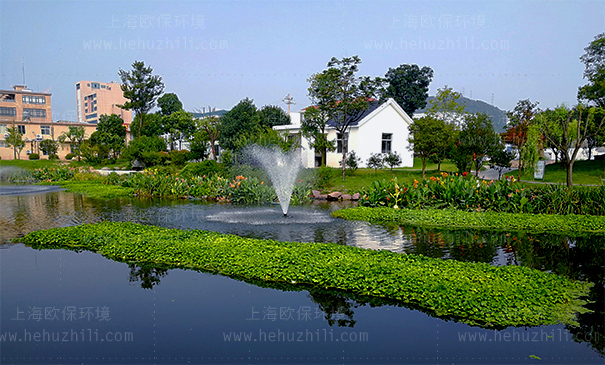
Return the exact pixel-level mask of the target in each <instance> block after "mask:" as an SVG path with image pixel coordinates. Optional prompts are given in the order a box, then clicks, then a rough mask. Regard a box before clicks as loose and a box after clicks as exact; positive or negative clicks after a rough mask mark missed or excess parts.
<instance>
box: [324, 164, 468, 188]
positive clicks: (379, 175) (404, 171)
mask: <svg viewBox="0 0 605 365" xmlns="http://www.w3.org/2000/svg"><path fill="white" fill-rule="evenodd" d="M443 171H446V172H450V171H457V169H456V165H454V164H453V163H451V162H449V161H445V162H444V163H442V164H441V172H443ZM439 174H440V172H437V164H432V163H428V162H427V165H426V177H427V178H429V177H431V176H439ZM395 177H396V178H397V180H399V181H400V182H403V183H413V182H414V179H416V180H419V181H420V180H422V162H421V160H420V159H418V158H415V159H414V166H413V167H399V168H394V169H393V171H392V172H391V170H390V169H389V168H382V169H379V170H374V169H367V168H364V169H357V170H356V171H355V172H353V173H347V178H346V180H345V181H342V173H341V170H340V169H336V168H335V169H334V172H333V175H332V176H331V178H330V180H329V181H328V183H327V185H326V187H325V188H324V189H322V190H324V191H328V192H332V191H336V190H338V191H340V192H343V193H356V192H359V191H361V189H363V188H364V187H368V186H370V184H372V182H373V181H381V180H391V179H393V178H395Z"/></svg>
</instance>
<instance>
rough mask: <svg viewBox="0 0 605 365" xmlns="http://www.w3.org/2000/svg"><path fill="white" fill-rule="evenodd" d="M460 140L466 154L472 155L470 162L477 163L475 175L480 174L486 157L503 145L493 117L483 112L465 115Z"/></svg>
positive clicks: (460, 146)
mask: <svg viewBox="0 0 605 365" xmlns="http://www.w3.org/2000/svg"><path fill="white" fill-rule="evenodd" d="M459 142H460V145H459V148H461V149H462V151H464V154H466V155H467V156H469V157H470V156H472V157H471V161H470V162H472V163H473V164H474V165H475V169H476V170H475V176H479V171H480V170H481V166H482V165H483V161H484V159H485V158H486V157H487V156H489V155H490V154H493V152H494V151H495V150H498V149H500V148H501V145H502V144H501V140H500V136H499V135H498V134H497V133H496V132H495V131H494V124H493V122H492V120H491V118H490V117H489V116H488V115H487V114H483V113H477V114H468V115H466V116H465V118H464V126H463V127H462V130H461V131H460V135H459Z"/></svg>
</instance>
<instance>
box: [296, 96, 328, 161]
mask: <svg viewBox="0 0 605 365" xmlns="http://www.w3.org/2000/svg"><path fill="white" fill-rule="evenodd" d="M328 119H329V117H328V115H327V113H326V112H325V111H324V110H321V109H319V108H317V107H315V106H310V107H308V108H306V109H305V111H304V113H303V120H302V123H301V133H302V135H303V136H304V137H305V138H306V139H307V140H309V147H310V148H313V149H314V150H315V151H317V152H319V154H320V155H321V163H320V166H326V160H327V155H328V152H333V151H335V150H336V143H335V141H329V140H328V136H327V133H326V127H327V122H328Z"/></svg>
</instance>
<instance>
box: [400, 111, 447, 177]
mask: <svg viewBox="0 0 605 365" xmlns="http://www.w3.org/2000/svg"><path fill="white" fill-rule="evenodd" d="M408 128H409V131H410V136H409V137H408V141H409V142H410V147H409V148H410V150H412V151H414V155H415V156H416V157H419V158H420V159H421V161H422V177H423V178H424V177H425V171H426V161H427V160H431V161H438V163H439V164H441V161H443V159H444V158H445V156H446V151H447V150H448V148H449V147H450V146H451V144H452V143H453V140H452V136H453V135H454V127H453V126H452V125H451V124H446V123H445V122H444V121H443V120H441V119H437V118H435V117H434V116H430V115H426V116H424V117H422V118H419V119H416V120H414V123H412V124H410V126H409V127H408Z"/></svg>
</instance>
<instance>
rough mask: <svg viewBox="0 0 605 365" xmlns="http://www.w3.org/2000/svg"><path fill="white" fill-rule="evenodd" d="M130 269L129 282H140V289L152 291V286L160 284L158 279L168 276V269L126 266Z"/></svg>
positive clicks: (135, 265) (138, 265) (137, 265)
mask: <svg viewBox="0 0 605 365" xmlns="http://www.w3.org/2000/svg"><path fill="white" fill-rule="evenodd" d="M128 267H129V268H130V277H129V278H128V280H129V281H130V282H137V281H140V282H141V288H143V289H153V286H154V285H158V284H160V279H161V278H162V277H164V276H166V275H167V274H168V269H164V268H159V267H156V266H151V265H144V264H143V265H140V264H128Z"/></svg>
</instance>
